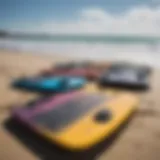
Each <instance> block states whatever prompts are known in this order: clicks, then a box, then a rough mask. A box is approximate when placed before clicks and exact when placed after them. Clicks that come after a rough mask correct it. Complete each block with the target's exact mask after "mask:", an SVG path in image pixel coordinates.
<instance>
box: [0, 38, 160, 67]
mask: <svg viewBox="0 0 160 160" xmlns="http://www.w3.org/2000/svg"><path fill="white" fill-rule="evenodd" d="M0 48H3V49H10V50H17V51H29V52H33V53H34V52H35V53H39V54H48V55H55V54H59V55H67V56H73V57H76V58H79V59H93V60H122V61H123V60H125V61H130V62H137V63H143V64H149V65H152V66H158V67H160V64H159V59H160V46H159V45H150V44H107V43H100V42H93V43H87V42H86V43H85V42H53V41H49V42H46V41H22V40H16V41H15V40H7V39H5V40H4V39H0Z"/></svg>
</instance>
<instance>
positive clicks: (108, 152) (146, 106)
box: [0, 51, 160, 160]
mask: <svg viewBox="0 0 160 160" xmlns="http://www.w3.org/2000/svg"><path fill="white" fill-rule="evenodd" d="M66 60H68V59H67V58H64V57H63V59H62V58H61V57H56V56H55V57H44V56H42V55H41V56H38V55H33V54H27V53H18V52H7V51H0V160H21V159H23V160H36V159H43V158H42V157H40V156H39V155H38V154H36V153H35V152H33V151H32V149H30V148H28V147H27V146H26V145H25V144H23V143H22V142H21V141H20V140H19V139H18V138H16V137H15V136H14V135H13V134H12V133H11V132H10V131H8V130H7V129H6V127H5V126H4V123H5V122H6V121H7V119H8V118H9V116H10V110H11V108H12V106H13V105H16V104H24V103H26V102H27V101H28V100H32V99H35V98H36V97H38V96H40V95H37V94H33V93H32V94H31V93H28V92H24V91H17V90H13V89H12V88H11V87H10V82H11V81H12V80H13V79H14V78H17V77H20V76H30V75H35V74H37V73H38V72H39V71H40V70H42V69H44V68H49V67H50V66H52V65H53V64H54V63H56V62H58V61H66ZM159 79H160V70H158V69H155V70H154V72H153V74H152V77H151V88H150V90H149V91H147V92H145V93H141V94H139V96H140V100H141V102H140V104H139V106H138V110H137V112H136V114H135V115H134V116H133V118H132V120H131V121H130V122H129V124H127V126H126V127H125V128H124V129H123V130H122V132H120V134H119V135H118V137H117V138H116V139H115V140H114V143H112V145H111V146H110V147H109V148H106V149H105V151H104V152H102V153H99V154H97V156H96V159H98V160H107V159H108V160H117V159H120V160H121V159H123V160H144V159H145V160H158V159H160V152H159V151H160V127H159V124H160V107H159V106H160V99H159V94H160V82H159ZM39 145H41V144H39ZM44 159H45V158H44ZM53 159H54V157H53ZM55 160H58V159H57V158H55Z"/></svg>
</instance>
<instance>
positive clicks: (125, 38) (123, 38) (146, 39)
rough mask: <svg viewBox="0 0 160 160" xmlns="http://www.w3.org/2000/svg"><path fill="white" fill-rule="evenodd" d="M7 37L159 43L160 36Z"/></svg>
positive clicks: (60, 40)
mask: <svg viewBox="0 0 160 160" xmlns="http://www.w3.org/2000/svg"><path fill="white" fill-rule="evenodd" d="M7 39H15V40H27V41H53V42H69V41H71V42H88V43H90V42H102V43H159V42H160V37H152V36H134V35H12V36H10V37H8V38H7Z"/></svg>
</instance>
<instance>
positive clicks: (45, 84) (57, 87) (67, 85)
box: [12, 76, 86, 92]
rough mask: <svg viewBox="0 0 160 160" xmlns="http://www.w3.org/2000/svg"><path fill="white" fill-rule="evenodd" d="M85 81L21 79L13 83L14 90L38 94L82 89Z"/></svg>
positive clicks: (56, 78) (57, 78)
mask: <svg viewBox="0 0 160 160" xmlns="http://www.w3.org/2000/svg"><path fill="white" fill-rule="evenodd" d="M85 84H86V79H85V78H82V77H73V76H54V77H34V78H21V79H18V80H16V81H14V82H13V84H12V85H13V86H14V87H16V88H22V89H26V90H32V91H38V92H65V91H70V90H74V89H78V88H82V87H83V86H84V85H85Z"/></svg>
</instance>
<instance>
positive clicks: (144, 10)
mask: <svg viewBox="0 0 160 160" xmlns="http://www.w3.org/2000/svg"><path fill="white" fill-rule="evenodd" d="M28 31H33V32H45V33H64V34H138V35H159V36H160V7H157V8H149V7H147V6H141V7H136V8H132V9H130V10H128V11H126V12H125V13H123V14H122V13H121V14H117V15H116V14H111V13H109V12H107V11H105V10H103V9H101V8H86V9H83V10H81V11H79V12H78V17H77V19H76V20H72V21H71V20H65V21H52V20H49V21H43V23H40V24H37V25H35V26H34V27H32V28H31V29H30V30H28Z"/></svg>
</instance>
